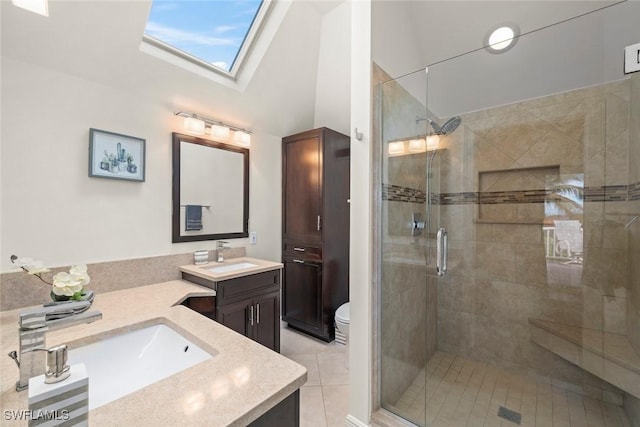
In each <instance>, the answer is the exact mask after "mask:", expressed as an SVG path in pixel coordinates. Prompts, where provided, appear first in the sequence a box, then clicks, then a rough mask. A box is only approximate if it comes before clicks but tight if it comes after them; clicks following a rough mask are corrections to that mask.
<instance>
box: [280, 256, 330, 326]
mask: <svg viewBox="0 0 640 427" xmlns="http://www.w3.org/2000/svg"><path fill="white" fill-rule="evenodd" d="M282 307H283V310H282V311H283V320H284V321H286V322H290V323H292V324H294V326H299V327H310V328H312V329H314V330H317V331H320V330H321V329H322V263H317V262H311V261H304V260H299V259H295V258H291V259H285V260H284V281H283V284H282Z"/></svg>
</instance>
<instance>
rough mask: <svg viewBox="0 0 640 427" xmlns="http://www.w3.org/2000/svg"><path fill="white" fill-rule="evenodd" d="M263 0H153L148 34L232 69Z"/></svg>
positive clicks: (200, 57)
mask: <svg viewBox="0 0 640 427" xmlns="http://www.w3.org/2000/svg"><path fill="white" fill-rule="evenodd" d="M261 3H262V0H153V4H152V6H151V13H150V14H149V19H148V20H147V27H146V28H145V34H147V35H149V36H151V37H153V38H156V39H158V40H160V41H162V42H164V43H166V44H168V45H170V46H172V47H174V48H176V49H179V50H182V51H184V52H187V53H189V54H191V55H192V56H195V57H197V58H199V59H201V60H203V61H204V62H207V63H209V64H212V65H215V66H217V67H219V68H222V69H223V70H225V71H230V70H231V67H232V66H233V61H234V60H235V58H236V56H237V55H238V52H239V51H240V48H241V47H242V42H243V41H244V39H245V36H246V34H247V32H248V31H249V28H250V27H251V23H252V22H253V19H254V18H255V16H256V14H257V12H258V10H259V9H260V4H261Z"/></svg>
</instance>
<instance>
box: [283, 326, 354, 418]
mask: <svg viewBox="0 0 640 427" xmlns="http://www.w3.org/2000/svg"><path fill="white" fill-rule="evenodd" d="M280 354H282V355H283V356H286V357H288V358H289V359H292V360H295V361H296V362H298V363H299V364H301V365H303V366H305V367H306V368H307V371H308V372H307V382H306V384H305V385H304V386H302V387H301V388H300V425H301V427H334V426H335V427H343V426H344V425H345V424H344V420H345V417H346V416H347V413H348V411H349V371H348V369H347V368H346V367H345V365H344V358H345V346H344V345H341V344H336V343H335V341H334V342H332V343H329V344H327V343H325V342H323V341H320V340H316V339H314V338H311V337H309V336H307V335H305V334H302V333H299V332H296V331H294V330H292V329H289V328H287V327H283V328H282V329H281V331H280Z"/></svg>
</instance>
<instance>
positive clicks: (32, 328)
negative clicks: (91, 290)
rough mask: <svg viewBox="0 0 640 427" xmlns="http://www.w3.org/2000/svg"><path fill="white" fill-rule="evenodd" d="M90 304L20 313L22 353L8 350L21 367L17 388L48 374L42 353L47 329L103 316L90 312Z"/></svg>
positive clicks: (89, 320)
mask: <svg viewBox="0 0 640 427" xmlns="http://www.w3.org/2000/svg"><path fill="white" fill-rule="evenodd" d="M90 306H91V302H89V301H73V302H68V303H65V304H56V305H53V306H48V307H47V306H45V307H36V308H31V309H28V310H25V311H23V312H21V313H20V315H19V316H20V320H19V322H18V326H19V328H18V335H19V338H20V348H19V353H18V352H16V351H12V352H11V353H9V357H11V358H12V359H13V360H15V361H16V364H17V365H18V367H19V368H20V379H19V380H18V382H17V383H16V390H17V391H22V390H25V389H27V388H28V387H29V378H31V377H35V376H38V375H42V374H44V373H45V357H44V355H42V354H39V353H40V351H46V344H45V334H46V333H47V332H49V331H56V330H59V329H65V328H69V327H71V326H75V325H81V324H83V323H91V322H94V321H96V320H99V319H102V313H101V312H99V311H97V310H92V311H89V312H87V310H88V309H89V307H90ZM18 354H19V355H20V357H19V358H18Z"/></svg>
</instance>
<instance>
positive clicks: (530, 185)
mask: <svg viewBox="0 0 640 427" xmlns="http://www.w3.org/2000/svg"><path fill="white" fill-rule="evenodd" d="M559 176H560V166H559V165H550V166H540V167H527V168H514V169H502V170H488V171H481V172H478V205H477V211H476V222H477V223H483V224H542V223H543V222H544V219H545V201H546V196H545V195H546V189H547V183H548V182H549V180H550V179H557V178H558V177H559Z"/></svg>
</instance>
